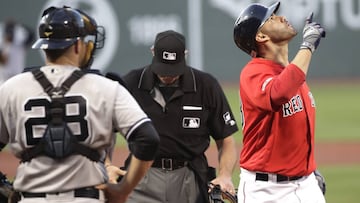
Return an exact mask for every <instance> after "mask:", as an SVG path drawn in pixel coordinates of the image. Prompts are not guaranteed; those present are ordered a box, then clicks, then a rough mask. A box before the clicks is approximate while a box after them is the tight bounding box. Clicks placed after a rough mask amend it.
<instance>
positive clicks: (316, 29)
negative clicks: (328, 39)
mask: <svg viewBox="0 0 360 203" xmlns="http://www.w3.org/2000/svg"><path fill="white" fill-rule="evenodd" d="M313 15H314V13H312V12H311V13H310V15H309V16H308V17H307V18H306V22H305V26H304V29H303V42H302V44H301V46H300V49H309V50H310V51H311V52H312V53H314V51H315V50H316V48H317V47H318V46H319V44H320V39H321V38H323V37H325V35H326V32H325V29H324V28H323V27H322V26H321V25H320V24H319V23H317V22H313Z"/></svg>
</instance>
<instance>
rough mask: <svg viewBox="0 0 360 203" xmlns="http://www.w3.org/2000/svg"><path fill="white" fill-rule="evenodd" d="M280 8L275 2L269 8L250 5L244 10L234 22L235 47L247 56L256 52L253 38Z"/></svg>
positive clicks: (256, 4)
mask: <svg viewBox="0 0 360 203" xmlns="http://www.w3.org/2000/svg"><path fill="white" fill-rule="evenodd" d="M279 7H280V2H276V3H274V4H273V5H271V6H269V7H265V6H263V5H261V4H258V3H253V4H250V5H249V6H248V7H247V8H245V9H244V10H243V11H242V12H241V13H240V15H239V17H238V18H237V20H236V21H235V25H234V41H235V44H236V46H238V47H239V48H240V49H241V50H243V51H244V52H246V53H247V54H249V55H252V52H253V51H254V52H257V47H256V43H255V36H256V33H257V32H258V30H259V29H260V28H261V27H262V26H263V25H264V23H265V21H266V20H267V19H269V17H270V16H271V15H272V14H274V13H276V11H277V10H278V9H279Z"/></svg>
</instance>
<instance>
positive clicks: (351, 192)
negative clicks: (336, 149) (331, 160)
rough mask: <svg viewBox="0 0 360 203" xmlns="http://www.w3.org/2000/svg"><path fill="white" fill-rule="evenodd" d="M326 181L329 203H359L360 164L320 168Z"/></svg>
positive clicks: (326, 195) (326, 196) (327, 200)
mask: <svg viewBox="0 0 360 203" xmlns="http://www.w3.org/2000/svg"><path fill="white" fill-rule="evenodd" d="M319 169H320V171H321V173H322V174H323V175H324V177H325V181H326V190H327V191H326V194H325V198H326V202H327V203H339V202H344V203H358V202H359V201H360V193H359V192H360V183H359V180H360V179H359V171H360V164H358V165H346V166H320V167H319Z"/></svg>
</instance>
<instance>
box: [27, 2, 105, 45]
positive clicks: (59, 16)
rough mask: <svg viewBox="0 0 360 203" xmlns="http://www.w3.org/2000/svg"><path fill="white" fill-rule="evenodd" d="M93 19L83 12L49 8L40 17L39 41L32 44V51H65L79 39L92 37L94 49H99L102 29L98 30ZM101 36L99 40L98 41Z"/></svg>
mask: <svg viewBox="0 0 360 203" xmlns="http://www.w3.org/2000/svg"><path fill="white" fill-rule="evenodd" d="M98 28H99V26H97V24H96V22H95V20H94V19H92V18H91V17H90V16H88V15H86V14H85V13H84V12H82V11H80V10H77V9H72V8H70V7H67V6H64V7H62V8H57V7H53V6H52V7H49V8H48V9H46V10H45V11H44V13H43V15H42V18H41V21H40V25H39V30H38V31H39V37H40V38H39V39H38V40H37V41H36V42H35V43H34V44H33V46H32V48H33V49H65V48H67V47H69V46H71V45H72V44H73V43H74V42H76V41H77V40H79V39H80V38H81V37H82V38H84V39H86V37H88V36H93V37H92V39H90V40H91V41H93V42H94V43H96V48H101V47H102V46H103V42H104V29H103V28H102V27H101V28H102V30H99V29H98ZM98 36H101V37H102V38H101V39H98V38H99V37H98Z"/></svg>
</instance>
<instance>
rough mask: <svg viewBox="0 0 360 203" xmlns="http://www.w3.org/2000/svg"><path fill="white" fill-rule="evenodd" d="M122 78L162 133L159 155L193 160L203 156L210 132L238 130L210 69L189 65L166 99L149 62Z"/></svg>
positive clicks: (222, 133)
mask: <svg viewBox="0 0 360 203" xmlns="http://www.w3.org/2000/svg"><path fill="white" fill-rule="evenodd" d="M123 79H124V81H125V82H126V85H127V88H128V89H129V91H130V92H131V93H132V95H133V96H134V97H135V99H136V100H137V101H138V103H139V104H140V106H141V107H142V108H143V110H144V111H145V112H146V114H147V115H148V116H149V117H150V118H151V120H152V121H153V124H154V126H155V128H156V130H157V131H158V133H159V135H160V149H159V152H158V155H157V158H175V159H182V160H193V159H194V158H195V157H199V156H203V154H204V152H205V151H206V149H207V148H208V146H209V143H210V136H212V137H213V138H214V139H215V140H219V139H224V138H226V137H227V136H230V135H232V134H233V133H235V132H236V131H237V130H238V127H237V125H236V122H235V119H234V117H233V113H232V112H231V109H230V106H229V104H228V102H227V99H226V97H225V95H224V92H223V90H222V89H221V87H220V85H219V83H218V81H217V80H216V79H215V78H214V77H213V76H211V75H210V74H208V73H205V72H202V71H199V70H196V69H193V68H191V67H188V68H187V70H186V71H185V73H184V74H183V75H182V76H181V77H180V79H179V88H177V89H176V90H175V91H174V93H172V96H170V97H165V98H166V99H164V97H163V96H162V94H161V91H160V89H161V88H159V85H158V79H157V77H156V75H155V74H154V73H153V72H152V71H151V70H150V67H149V66H145V67H143V68H140V69H136V70H132V71H131V72H129V73H128V74H127V75H125V76H124V78H123Z"/></svg>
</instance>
